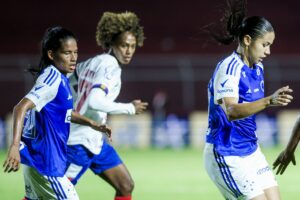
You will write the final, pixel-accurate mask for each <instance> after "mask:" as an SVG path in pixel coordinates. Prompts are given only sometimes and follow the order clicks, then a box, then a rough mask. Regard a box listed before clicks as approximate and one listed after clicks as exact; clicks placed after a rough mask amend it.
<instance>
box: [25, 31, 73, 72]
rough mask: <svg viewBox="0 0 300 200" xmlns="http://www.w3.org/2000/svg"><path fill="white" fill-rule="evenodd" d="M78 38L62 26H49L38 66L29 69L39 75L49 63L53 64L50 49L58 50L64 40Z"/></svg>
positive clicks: (42, 43)
mask: <svg viewBox="0 0 300 200" xmlns="http://www.w3.org/2000/svg"><path fill="white" fill-rule="evenodd" d="M70 38H72V39H75V40H77V39H76V37H75V35H74V34H73V33H72V32H71V31H69V30H67V29H65V28H62V27H60V26H56V27H51V28H48V29H47V30H46V32H45V34H44V37H43V39H42V41H41V50H42V52H41V58H40V62H39V65H38V67H37V68H29V69H28V71H29V72H30V73H31V74H33V75H34V76H35V77H37V76H38V75H39V74H41V72H42V71H43V70H44V69H45V68H46V67H47V66H49V65H52V64H53V62H52V60H50V59H49V57H48V51H49V50H52V51H54V52H56V51H57V50H58V49H59V48H61V45H62V42H63V41H65V40H67V39H70Z"/></svg>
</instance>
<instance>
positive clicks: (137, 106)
mask: <svg viewBox="0 0 300 200" xmlns="http://www.w3.org/2000/svg"><path fill="white" fill-rule="evenodd" d="M88 98H89V99H88V105H89V107H90V108H91V109H93V110H97V111H101V112H106V113H109V114H131V115H133V114H139V113H141V112H143V111H144V110H145V109H146V108H147V105H148V103H146V102H142V101H141V100H134V101H132V102H131V103H118V102H113V101H111V100H109V99H108V98H107V97H106V93H105V91H103V90H102V89H101V88H94V89H92V91H91V93H90V95H89V97H88Z"/></svg>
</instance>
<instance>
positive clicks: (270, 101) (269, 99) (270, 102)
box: [265, 96, 273, 107]
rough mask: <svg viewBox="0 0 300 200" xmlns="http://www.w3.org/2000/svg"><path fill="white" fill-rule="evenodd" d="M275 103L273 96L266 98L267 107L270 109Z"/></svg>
mask: <svg viewBox="0 0 300 200" xmlns="http://www.w3.org/2000/svg"><path fill="white" fill-rule="evenodd" d="M272 104H273V103H272V96H268V97H266V98H265V105H266V107H269V106H271V105H272Z"/></svg>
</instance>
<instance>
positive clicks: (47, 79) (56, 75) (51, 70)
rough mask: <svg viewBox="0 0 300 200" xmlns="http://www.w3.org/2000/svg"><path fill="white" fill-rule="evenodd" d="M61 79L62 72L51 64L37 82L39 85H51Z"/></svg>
mask: <svg viewBox="0 0 300 200" xmlns="http://www.w3.org/2000/svg"><path fill="white" fill-rule="evenodd" d="M60 81H61V73H60V72H59V71H58V69H56V68H55V67H54V66H49V67H47V68H45V69H44V70H43V72H42V73H41V75H40V76H39V77H38V79H37V81H36V83H37V84H38V85H47V86H50V87H51V86H53V85H56V84H55V83H58V82H60Z"/></svg>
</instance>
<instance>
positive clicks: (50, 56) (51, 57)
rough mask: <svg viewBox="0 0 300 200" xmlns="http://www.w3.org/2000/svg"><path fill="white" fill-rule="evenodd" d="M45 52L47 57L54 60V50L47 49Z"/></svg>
mask: <svg viewBox="0 0 300 200" xmlns="http://www.w3.org/2000/svg"><path fill="white" fill-rule="evenodd" d="M47 54H48V58H49V59H50V60H52V61H53V60H54V52H53V51H52V50H49V51H48V52H47Z"/></svg>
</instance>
